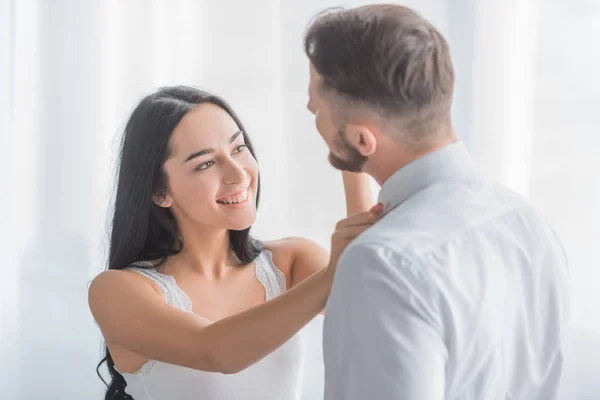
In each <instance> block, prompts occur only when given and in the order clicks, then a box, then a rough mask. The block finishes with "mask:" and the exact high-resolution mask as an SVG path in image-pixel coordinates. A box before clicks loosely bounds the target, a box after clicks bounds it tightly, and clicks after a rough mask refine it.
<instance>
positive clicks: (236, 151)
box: [235, 144, 248, 153]
mask: <svg viewBox="0 0 600 400" xmlns="http://www.w3.org/2000/svg"><path fill="white" fill-rule="evenodd" d="M247 148H248V146H246V145H245V144H242V145H239V146H238V147H236V148H235V153H241V152H242V151H244V150H246V149H247Z"/></svg>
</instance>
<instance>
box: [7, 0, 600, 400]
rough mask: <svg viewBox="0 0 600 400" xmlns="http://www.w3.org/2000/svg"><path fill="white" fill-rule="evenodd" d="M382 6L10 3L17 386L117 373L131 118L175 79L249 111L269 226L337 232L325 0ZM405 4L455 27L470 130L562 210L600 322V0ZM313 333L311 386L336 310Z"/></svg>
mask: <svg viewBox="0 0 600 400" xmlns="http://www.w3.org/2000/svg"><path fill="white" fill-rule="evenodd" d="M362 3H364V2H359V1H346V2H331V1H325V0H304V1H302V2H295V1H285V0H260V1H244V0H236V1H234V0H230V1H218V2H217V1H209V0H168V1H167V0H127V1H119V0H87V1H77V0H54V1H43V0H0V102H1V103H0V133H1V136H0V149H2V154H1V156H0V171H1V173H0V187H1V188H2V195H1V196H0V224H1V227H0V246H1V247H0V250H1V254H2V255H3V263H2V279H0V339H1V342H0V393H2V397H3V398H7V399H30V398H31V399H33V398H44V399H71V398H72V399H97V398H99V396H100V393H101V392H102V390H103V388H102V385H101V384H100V381H99V380H98V379H97V377H96V376H95V371H94V369H95V364H96V363H97V361H98V360H99V359H100V351H101V338H100V335H99V332H98V330H97V328H96V326H95V324H94V322H93V320H92V318H91V316H90V315H89V311H88V308H87V300H86V295H87V283H88V282H89V281H90V280H91V279H92V278H93V277H94V276H95V275H96V274H97V273H98V272H100V271H101V270H102V269H103V268H104V262H105V257H106V254H105V253H106V236H105V227H106V224H107V222H106V217H107V205H108V203H109V199H110V195H111V193H112V184H113V175H114V164H115V155H116V151H117V148H118V138H119V135H120V133H121V130H122V128H123V126H124V123H125V122H126V119H127V117H128V114H129V113H130V112H131V110H132V108H133V107H134V106H135V103H136V102H137V101H138V100H139V99H140V98H141V97H142V96H144V95H145V94H147V93H149V92H151V91H152V90H153V89H155V88H156V87H158V86H163V85H170V84H187V85H194V86H199V87H202V88H206V89H209V90H211V91H214V92H216V93H218V94H220V95H222V96H223V97H225V99H227V100H228V101H229V102H230V103H231V104H232V106H233V107H234V108H235V109H236V111H237V112H238V114H239V115H240V116H241V118H242V120H243V121H244V122H245V124H246V125H247V129H248V131H249V134H250V135H251V137H252V138H253V140H254V142H255V146H256V148H257V152H258V157H259V163H260V167H261V175H262V179H263V197H262V203H261V207H260V211H259V217H258V222H257V223H256V225H255V229H254V232H255V234H256V235H257V236H258V237H259V238H261V239H265V240H266V239H271V238H277V237H283V236H304V237H308V238H311V239H313V240H316V241H317V242H319V243H321V244H322V245H324V246H328V241H329V235H330V233H331V231H332V228H333V226H334V224H335V222H336V221H337V220H338V219H340V218H342V217H343V215H344V206H343V191H342V186H341V180H340V176H339V173H337V172H336V171H334V170H333V169H332V168H331V167H329V166H328V164H327V160H326V155H327V149H326V148H325V146H324V144H323V143H322V141H321V139H320V137H319V136H318V134H317V133H316V131H315V129H314V123H313V120H312V117H311V115H309V113H308V112H307V111H306V110H305V107H304V106H305V103H306V100H307V95H306V93H307V81H308V66H307V61H306V58H305V56H304V54H303V51H302V34H303V32H304V29H305V28H306V26H307V24H308V22H309V21H310V18H311V17H312V16H313V15H314V14H315V13H317V12H318V11H320V10H322V9H323V8H326V7H329V6H334V5H346V6H352V5H358V4H362ZM401 3H402V4H405V5H408V6H411V7H414V8H416V9H417V10H419V11H420V12H421V13H422V14H423V15H425V16H426V17H427V18H428V19H430V20H431V21H432V22H433V23H434V24H435V25H436V26H437V27H438V28H439V29H440V30H441V31H442V32H443V33H444V34H445V35H446V37H447V38H448V40H449V42H450V45H451V48H452V53H453V57H454V63H455V67H456V72H457V89H456V101H455V108H454V121H455V125H456V128H457V132H458V134H459V136H460V137H461V138H462V139H463V140H464V141H465V142H466V143H467V145H468V146H469V147H470V148H471V150H472V152H473V154H474V156H475V159H476V160H477V162H478V163H479V164H480V166H481V167H482V169H483V170H484V172H485V173H486V174H488V175H490V176H491V177H493V178H496V179H499V180H500V181H502V182H504V183H506V184H507V185H509V186H511V187H513V188H515V189H516V190H518V191H520V192H522V193H523V194H525V195H526V196H528V197H529V198H530V199H531V200H532V201H533V202H534V203H535V204H536V205H537V206H538V207H540V208H541V209H542V211H543V212H544V213H545V214H546V215H547V216H548V218H549V219H550V220H551V221H552V222H553V223H554V224H555V225H556V226H557V229H558V231H559V233H560V234H561V235H562V236H563V238H564V239H565V243H566V245H567V249H568V251H569V254H570V259H571V266H572V267H571V268H572V269H571V271H572V272H571V275H572V282H573V291H574V295H573V318H572V320H573V324H574V325H575V326H577V327H580V328H585V329H588V330H592V331H597V332H599V333H600V317H598V313H597V312H594V310H597V309H598V308H599V307H600V291H598V290H597V288H598V287H600V272H599V271H600V269H598V268H596V267H598V262H597V261H596V259H595V258H594V255H595V254H594V253H593V249H594V245H595V244H597V243H599V242H600V240H599V239H600V207H599V206H598V204H600V182H599V181H600V177H599V175H600V173H599V172H598V171H600V158H598V157H597V152H598V151H599V150H600V135H598V132H600V121H599V120H598V118H599V115H600V112H599V111H600V106H599V103H598V99H599V98H600V81H599V78H598V75H597V74H596V75H594V72H595V71H598V70H600V56H599V55H598V51H597V47H594V45H595V41H596V40H597V39H599V38H600V28H598V27H599V26H600V11H599V7H598V4H597V2H591V1H585V0H577V1H568V0H545V1H541V0H537V1H527V2H523V1H519V0H510V1H506V0H488V1H480V2H475V1H474V0H454V1H447V0H427V1H423V0H421V1H417V0H413V1H403V2H401ZM592 38H595V40H591V39H592ZM595 48H596V50H594V49H595ZM305 335H306V338H307V342H308V345H307V367H306V371H307V377H306V384H305V393H304V399H305V400H313V399H319V398H320V395H321V393H322V362H321V349H320V339H319V335H320V320H318V319H317V320H315V321H314V322H313V323H312V324H311V325H310V326H309V327H308V328H307V330H306V332H305Z"/></svg>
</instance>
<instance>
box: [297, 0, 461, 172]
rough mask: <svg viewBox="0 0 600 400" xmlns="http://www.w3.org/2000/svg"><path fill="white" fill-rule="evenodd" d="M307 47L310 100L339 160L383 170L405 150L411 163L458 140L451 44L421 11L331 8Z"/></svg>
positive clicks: (346, 166)
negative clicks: (453, 119) (452, 112)
mask: <svg viewBox="0 0 600 400" xmlns="http://www.w3.org/2000/svg"><path fill="white" fill-rule="evenodd" d="M305 51H306V54H307V55H308V58H309V59H310V63H311V79H310V87H309V93H310V100H309V103H308V108H309V110H310V111H311V112H312V113H314V114H315V117H316V125H317V129H318V130H319V132H320V133H321V136H323V139H324V140H325V142H326V143H327V145H328V146H329V148H330V151H331V153H330V157H329V158H330V162H331V164H332V165H333V166H334V167H336V168H338V169H342V170H351V171H362V170H363V169H364V170H366V171H367V172H370V173H371V174H372V175H374V176H375V175H377V173H373V172H375V171H374V170H377V169H381V168H379V167H378V165H380V164H381V163H383V162H385V159H389V158H390V156H391V155H393V156H394V158H398V151H399V152H401V153H402V154H406V157H401V158H404V161H405V162H404V164H406V163H407V162H410V161H412V160H408V159H409V158H411V157H412V158H413V159H414V158H418V156H420V155H423V154H427V153H428V152H430V151H433V150H435V149H437V148H440V147H443V146H445V145H446V144H448V143H450V142H452V141H454V140H455V139H454V134H453V131H452V124H451V120H450V108H451V104H452V94H453V87H454V71H453V68H452V62H451V60H450V53H449V49H448V44H447V43H446V41H445V40H444V38H443V37H442V35H441V34H440V33H439V32H438V31H437V30H436V29H435V28H434V27H433V26H432V25H431V24H430V23H429V22H427V21H426V20H425V19H423V18H422V17H420V16H419V15H418V14H416V13H415V12H414V11H412V10H410V9H408V8H406V7H402V6H399V5H383V4H379V5H369V6H363V7H359V8H353V9H348V10H334V11H328V12H326V13H323V14H321V15H320V16H318V17H317V18H316V19H315V20H314V21H313V22H312V24H311V25H310V27H309V29H308V31H307V33H306V37H305ZM392 150H394V151H395V150H397V151H395V152H391V151H392ZM401 166H402V165H400V166H398V168H399V167H401ZM379 175H381V173H379ZM375 177H376V178H378V177H377V176H375Z"/></svg>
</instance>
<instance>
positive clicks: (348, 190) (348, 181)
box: [342, 171, 375, 216]
mask: <svg viewBox="0 0 600 400" xmlns="http://www.w3.org/2000/svg"><path fill="white" fill-rule="evenodd" d="M342 180H343V181H344V194H345V196H346V215H347V216H351V215H354V214H358V213H360V212H363V211H368V210H370V209H371V207H373V206H374V205H375V203H374V202H373V194H372V191H371V178H370V177H369V175H367V174H365V173H356V172H347V171H342Z"/></svg>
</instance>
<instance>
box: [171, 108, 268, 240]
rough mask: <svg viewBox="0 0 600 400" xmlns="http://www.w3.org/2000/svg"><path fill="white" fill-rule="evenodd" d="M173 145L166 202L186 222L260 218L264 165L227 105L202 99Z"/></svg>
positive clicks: (222, 224)
mask: <svg viewBox="0 0 600 400" xmlns="http://www.w3.org/2000/svg"><path fill="white" fill-rule="evenodd" d="M169 145H170V151H171V155H170V157H169V159H168V160H167V161H166V162H165V164H164V170H165V173H166V175H167V182H168V185H167V196H166V197H165V204H164V205H165V206H169V207H170V208H171V211H172V212H173V213H174V215H175V217H176V218H177V221H178V222H179V223H180V224H181V223H186V222H192V223H195V224H200V225H203V226H207V227H213V228H218V229H231V230H243V229H246V228H248V227H249V226H251V225H252V224H253V223H254V220H255V218H256V191H257V186H258V165H257V163H256V160H255V159H254V157H253V156H252V154H251V153H250V150H248V148H247V147H246V145H245V142H244V136H243V135H242V132H241V131H240V129H239V127H238V126H237V124H236V123H235V121H234V120H233V118H231V116H230V115H229V114H228V113H227V112H226V111H225V110H223V109H222V108H221V107H219V106H217V105H215V104H212V103H203V104H200V105H199V106H198V107H196V108H195V109H193V110H192V111H190V112H188V113H187V115H186V116H185V117H183V119H182V120H181V121H180V122H179V124H178V125H177V127H176V128H175V130H174V131H173V133H172V135H171V139H170V143H169Z"/></svg>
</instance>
